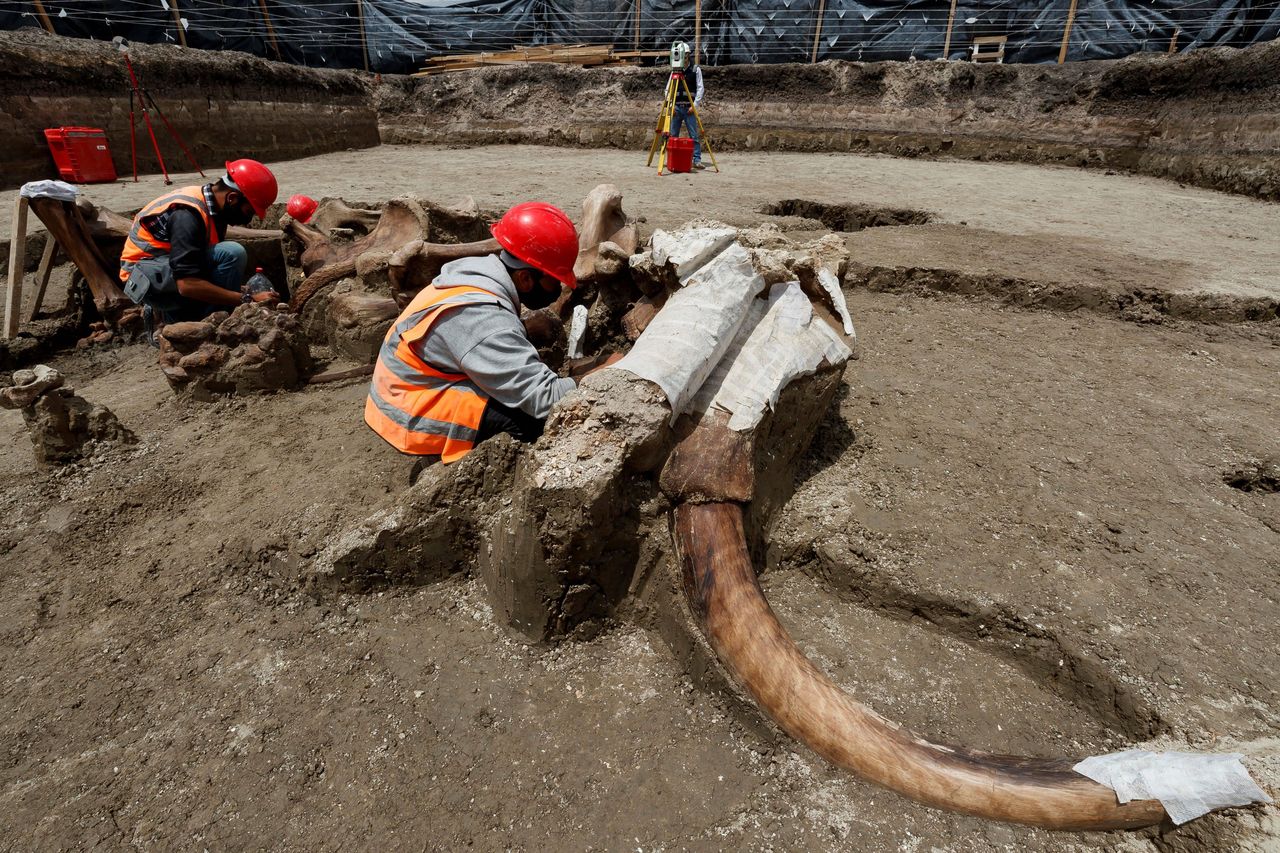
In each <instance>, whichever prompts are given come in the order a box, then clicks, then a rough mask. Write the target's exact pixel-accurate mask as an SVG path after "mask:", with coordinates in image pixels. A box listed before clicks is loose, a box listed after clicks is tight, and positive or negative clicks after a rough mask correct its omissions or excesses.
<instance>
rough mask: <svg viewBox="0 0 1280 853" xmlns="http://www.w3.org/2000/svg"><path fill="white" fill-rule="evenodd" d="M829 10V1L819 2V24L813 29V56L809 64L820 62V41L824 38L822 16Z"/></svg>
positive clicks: (822, 0) (820, 0)
mask: <svg viewBox="0 0 1280 853" xmlns="http://www.w3.org/2000/svg"><path fill="white" fill-rule="evenodd" d="M826 10H827V0H818V22H817V23H816V24H815V25H814V27H813V55H812V56H810V57H809V64H811V65H812V64H813V63H815V62H817V61H818V39H819V38H821V37H822V15H823V13H824V12H826Z"/></svg>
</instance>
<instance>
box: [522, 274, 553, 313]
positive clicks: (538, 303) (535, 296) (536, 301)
mask: <svg viewBox="0 0 1280 853" xmlns="http://www.w3.org/2000/svg"><path fill="white" fill-rule="evenodd" d="M559 297H560V294H559V293H557V292H552V291H549V290H547V289H546V288H545V287H543V286H542V285H541V284H540V283H538V282H536V281H535V282H534V285H533V289H532V290H530V291H529V292H528V293H521V294H520V304H521V305H523V306H524V307H526V308H528V309H529V310H530V311H537V310H538V309H539V308H546V307H547V306H548V305H550V304H551V303H552V302H555V301H556V299H558V298H559Z"/></svg>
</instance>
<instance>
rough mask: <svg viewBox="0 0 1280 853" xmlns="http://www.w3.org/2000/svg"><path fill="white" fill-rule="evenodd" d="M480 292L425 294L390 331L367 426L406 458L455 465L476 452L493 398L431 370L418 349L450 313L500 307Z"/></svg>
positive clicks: (427, 290) (428, 290) (372, 387)
mask: <svg viewBox="0 0 1280 853" xmlns="http://www.w3.org/2000/svg"><path fill="white" fill-rule="evenodd" d="M500 304H502V303H501V302H500V301H499V300H498V298H497V297H496V296H494V295H493V294H492V293H490V292H488V291H487V290H483V289H481V288H479V287H469V286H458V287H445V288H437V287H435V286H427V287H424V288H423V289H422V291H421V292H420V293H418V295H417V296H415V297H414V298H413V301H412V302H410V303H409V306H408V307H407V308H405V309H404V311H403V312H401V314H400V316H399V317H398V318H397V319H396V322H395V323H394V324H393V325H392V326H391V328H390V329H388V330H387V335H386V337H385V338H384V339H383V341H382V349H381V350H380V351H379V353H378V363H377V365H376V366H375V367H374V369H373V380H372V381H371V382H370V383H369V398H368V399H367V400H365V404H364V422H365V423H367V424H368V425H369V427H370V428H371V429H372V430H373V431H374V432H376V433H377V434H378V435H380V436H382V438H383V440H385V441H386V442H387V443H388V444H390V445H391V446H392V447H394V448H395V449H396V450H399V451H400V452H401V453H411V454H413V455H416V456H428V455H435V454H438V455H439V456H440V458H441V459H442V460H443V461H444V462H455V461H457V460H459V459H461V458H462V457H463V456H466V455H467V453H468V452H470V450H471V448H473V447H474V446H475V443H476V440H477V439H478V438H479V433H480V418H481V417H483V416H484V407H485V404H486V403H488V402H489V398H488V396H486V395H485V393H484V392H483V391H481V390H480V389H479V388H478V387H477V386H476V385H475V383H473V382H472V381H471V380H470V379H468V378H467V377H466V375H465V374H462V373H444V372H442V371H439V370H436V369H435V368H434V367H432V366H431V365H429V364H427V363H426V362H425V361H423V360H422V358H421V357H420V356H419V355H418V354H417V353H416V352H414V350H413V346H412V345H413V344H414V343H416V342H417V341H420V340H422V338H423V337H424V336H425V335H426V334H427V332H428V331H429V330H430V329H431V326H432V324H433V323H434V322H435V321H436V319H437V318H438V317H440V316H441V315H442V314H444V313H445V312H446V311H450V310H454V309H457V308H462V307H465V306H467V305H500Z"/></svg>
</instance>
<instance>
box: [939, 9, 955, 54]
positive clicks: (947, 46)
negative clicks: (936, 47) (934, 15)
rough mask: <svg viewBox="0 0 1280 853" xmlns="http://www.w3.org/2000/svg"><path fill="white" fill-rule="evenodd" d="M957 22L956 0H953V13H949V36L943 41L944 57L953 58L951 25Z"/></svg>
mask: <svg viewBox="0 0 1280 853" xmlns="http://www.w3.org/2000/svg"><path fill="white" fill-rule="evenodd" d="M955 22H956V0H951V14H949V15H947V37H946V39H944V40H943V42H942V58H943V59H950V58H951V25H952V24H954V23H955Z"/></svg>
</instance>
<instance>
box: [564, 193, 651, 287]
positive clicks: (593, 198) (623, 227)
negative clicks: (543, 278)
mask: <svg viewBox="0 0 1280 853" xmlns="http://www.w3.org/2000/svg"><path fill="white" fill-rule="evenodd" d="M638 240H639V235H638V234H637V232H636V226H635V225H634V224H631V223H628V221H627V214H626V213H625V212H624V211H623V209H622V192H621V191H620V190H619V189H618V188H617V187H616V186H614V185H613V184H600V185H599V186H597V187H596V188H595V189H593V190H592V191H591V192H590V194H588V195H587V197H586V198H585V199H584V200H583V202H582V221H581V223H580V224H579V227H578V259H577V261H576V262H575V263H574V265H573V274H574V275H575V276H576V277H577V279H578V281H579V283H588V282H593V281H596V280H598V279H601V278H607V277H610V276H613V275H616V274H617V273H618V272H619V271H620V270H621V268H622V267H621V263H622V262H623V259H625V258H628V257H630V256H631V255H632V254H633V253H634V252H635V250H636V246H637V243H638ZM606 247H612V248H606Z"/></svg>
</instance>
